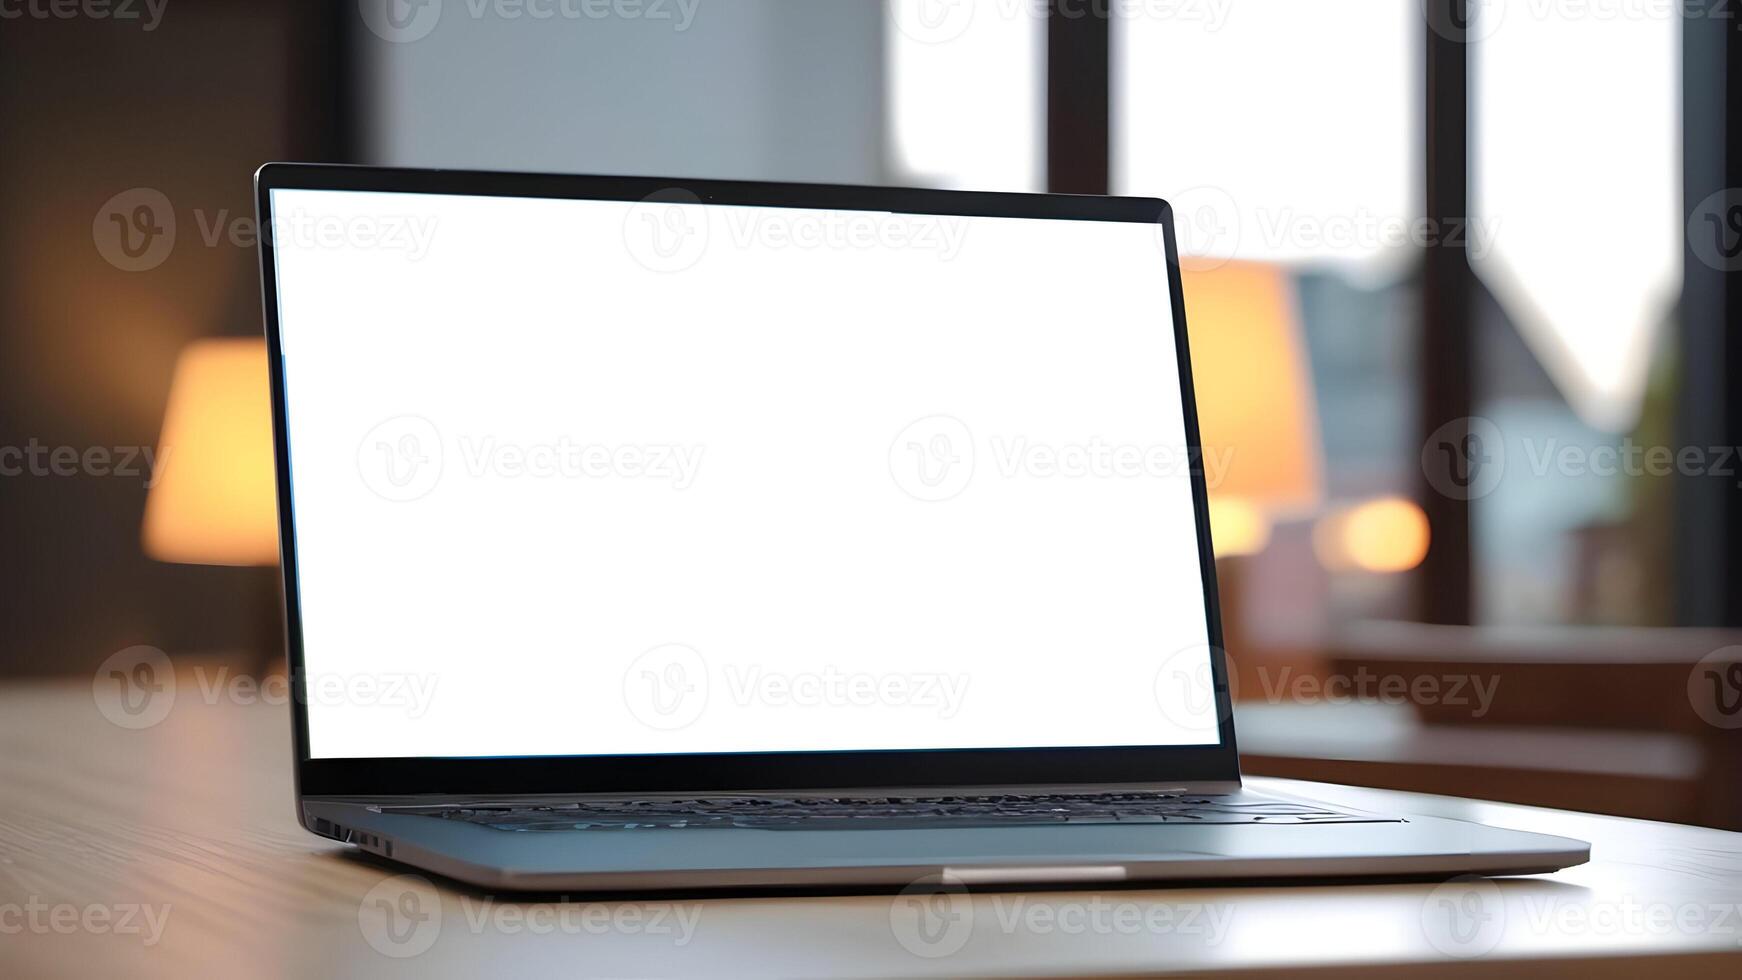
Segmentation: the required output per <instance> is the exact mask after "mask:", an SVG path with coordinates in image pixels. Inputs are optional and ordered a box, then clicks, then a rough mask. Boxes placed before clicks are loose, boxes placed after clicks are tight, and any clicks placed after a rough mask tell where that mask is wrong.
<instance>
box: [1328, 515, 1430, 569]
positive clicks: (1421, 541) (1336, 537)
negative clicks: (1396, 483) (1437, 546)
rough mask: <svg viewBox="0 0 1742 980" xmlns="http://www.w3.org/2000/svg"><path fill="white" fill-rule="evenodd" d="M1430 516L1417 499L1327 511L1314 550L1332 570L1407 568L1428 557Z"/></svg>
mask: <svg viewBox="0 0 1742 980" xmlns="http://www.w3.org/2000/svg"><path fill="white" fill-rule="evenodd" d="M1428 538H1429V532H1428V522H1427V515H1426V514H1424V513H1422V509H1421V508H1420V507H1418V506H1416V504H1415V503H1414V502H1413V501H1409V500H1404V499H1403V498H1401V497H1383V498H1380V499H1378V500H1369V501H1367V502H1366V503H1362V504H1357V505H1355V506H1353V507H1346V508H1343V509H1341V510H1338V511H1336V512H1335V513H1332V514H1329V515H1327V516H1326V517H1325V518H1324V519H1323V520H1321V521H1319V523H1318V524H1317V525H1316V526H1315V527H1314V528H1313V550H1314V551H1316V552H1318V556H1319V561H1320V562H1322V563H1323V564H1324V566H1325V567H1326V568H1329V569H1331V570H1332V571H1350V570H1359V571H1363V572H1406V571H1409V570H1410V569H1412V568H1414V567H1415V566H1417V565H1419V564H1421V562H1422V559H1424V558H1426V557H1427V547H1428Z"/></svg>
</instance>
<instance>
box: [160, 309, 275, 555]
mask: <svg viewBox="0 0 1742 980" xmlns="http://www.w3.org/2000/svg"><path fill="white" fill-rule="evenodd" d="M157 459H158V471H157V479H156V481H155V482H154V483H153V485H152V487H151V492H150V494H149V496H147V497H146V500H145V527H144V535H143V536H144V544H145V553H146V554H148V555H150V556H151V557H153V558H156V559H158V560H160V561H170V562H181V563H184V564H194V565H274V564H277V562H278V518H277V513H278V511H277V506H278V504H277V500H276V497H275V496H274V491H273V468H272V415H271V407H270V402H269V400H268V397H267V376H266V345H265V343H264V342H263V341H258V340H228V339H226V340H200V341H196V342H194V343H193V344H191V345H189V346H188V347H187V348H186V349H185V350H183V351H182V353H181V357H180V358H179V359H178V360H177V361H176V366H175V376H174V380H173V381H172V383H171V384H170V391H169V407H168V409H167V410H166V411H165V412H164V417H163V435H162V437H161V438H160V439H159V442H158V448H157Z"/></svg>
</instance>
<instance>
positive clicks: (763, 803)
mask: <svg viewBox="0 0 1742 980" xmlns="http://www.w3.org/2000/svg"><path fill="white" fill-rule="evenodd" d="M394 812H396V813H417V814H423V815H427V816H434V817H440V818H443V819H446V820H463V821H465V822H467V823H475V824H481V825H483V826H486V827H492V828H495V829H497V830H513V831H540V830H562V831H571V830H677V829H685V828H698V827H699V828H706V827H747V828H755V829H758V830H841V829H848V830H874V829H913V828H919V827H928V826H934V827H1003V826H1015V825H1034V824H1065V823H1098V824H1108V823H1126V824H1129V823H1144V824H1158V823H1172V824H1260V823H1262V824H1307V823H1377V822H1395V818H1391V817H1380V816H1374V815H1371V814H1363V813H1357V812H1351V811H1341V810H1336V809H1332V808H1330V807H1326V806H1320V805H1316V804H1307V803H1297V802H1294V801H1290V800H1278V799H1267V798H1263V797H1258V796H1255V795H1254V794H1250V793H1244V794H1241V795H1239V796H1216V795H1197V794H1173V793H1093V794H1048V795H1036V796H905V797H834V798H831V797H761V796H714V797H698V798H695V799H683V800H594V801H587V802H583V803H561V804H552V805H549V806H502V807H485V806H474V807H407V808H394Z"/></svg>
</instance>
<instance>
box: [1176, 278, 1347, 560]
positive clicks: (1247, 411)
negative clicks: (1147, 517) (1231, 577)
mask: <svg viewBox="0 0 1742 980" xmlns="http://www.w3.org/2000/svg"><path fill="white" fill-rule="evenodd" d="M1181 275H1182V278H1183V286H1184V290H1185V305H1186V326H1187V328H1188V330H1189V332H1190V341H1191V357H1192V381H1193V386H1194V387H1195V388H1196V390H1197V403H1198V428H1199V434H1200V436H1201V437H1202V439H1203V444H1204V479H1205V482H1206V483H1207V484H1208V486H1209V490H1210V513H1211V523H1212V528H1211V532H1210V536H1211V539H1212V540H1213V541H1214V542H1215V545H1216V553H1217V554H1218V555H1235V554H1250V553H1252V552H1255V551H1259V550H1262V549H1263V547H1264V545H1265V543H1266V542H1267V541H1268V540H1269V538H1270V533H1269V529H1270V524H1271V523H1272V522H1273V521H1274V520H1276V519H1277V518H1279V517H1288V516H1295V515H1299V514H1303V513H1306V512H1308V511H1310V510H1312V509H1313V508H1315V507H1316V506H1318V503H1319V498H1320V495H1321V480H1322V477H1321V473H1320V468H1321V463H1320V450H1319V426H1318V415H1317V411H1316V409H1315V407H1314V404H1313V393H1312V379H1311V375H1310V373H1309V370H1308V365H1307V360H1306V352H1305V347H1304V343H1303V340H1302V338H1301V335H1300V327H1299V322H1298V317H1297V316H1296V313H1295V298H1294V290H1293V288H1292V286H1291V284H1290V281H1289V276H1288V273H1287V272H1286V271H1285V270H1284V269H1282V268H1281V267H1280V266H1274V265H1268V264H1263V263H1256V262H1228V263H1225V264H1201V263H1200V264H1194V263H1192V262H1189V261H1188V262H1187V263H1186V264H1185V266H1184V267H1183V268H1182V270H1181ZM1224 531H1226V532H1227V533H1226V534H1224Z"/></svg>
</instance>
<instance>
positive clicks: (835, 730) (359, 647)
mask: <svg viewBox="0 0 1742 980" xmlns="http://www.w3.org/2000/svg"><path fill="white" fill-rule="evenodd" d="M256 185H257V193H258V206H259V214H260V218H261V220H262V227H263V228H265V229H267V230H268V233H267V234H264V235H262V236H261V247H260V255H261V271H262V280H263V290H264V297H265V322H266V335H267V341H268V349H269V355H270V363H271V378H272V404H273V424H274V428H275V433H274V435H275V443H276V452H277V484H278V495H279V496H278V501H279V518H280V523H281V539H280V543H281V547H282V556H283V562H282V565H283V582H284V601H285V610H286V622H287V624H288V636H287V645H288V655H289V668H290V672H291V677H292V681H293V687H294V691H295V697H294V698H293V699H292V700H293V704H294V725H295V753H296V780H297V794H296V797H297V803H296V805H297V817H298V819H299V820H300V822H301V824H302V826H304V827H305V828H307V829H308V830H309V831H311V832H313V833H315V834H318V835H320V836H322V837H326V838H330V839H333V840H337V841H342V842H344V843H347V844H349V845H352V846H354V847H357V848H360V849H362V850H363V851H366V852H369V853H371V854H374V855H378V856H380V857H381V858H385V859H388V860H390V861H392V862H397V863H399V864H403V865H407V866H410V867H413V868H418V869H423V870H425V871H428V872H432V873H435V874H439V875H444V876H447V877H449V878H452V879H458V880H460V881H463V882H467V883H471V884H473V885H476V886H480V887H483V888H489V889H533V890H541V891H569V892H573V891H584V892H600V893H612V892H634V891H640V890H659V891H664V892H670V891H672V890H682V891H690V890H705V889H722V888H723V889H734V890H740V889H756V888H794V887H798V888H822V889H840V888H846V889H853V888H868V889H881V888H889V887H903V886H908V885H911V884H912V883H914V882H918V881H926V880H938V881H956V882H963V883H968V884H974V885H1028V884H1046V885H1055V886H1056V885H1060V884H1070V883H1074V882H1096V883H1105V882H1114V881H1134V882H1137V881H1155V882H1167V881H1180V880H1188V879H1192V880H1203V879H1243V878H1244V879H1256V878H1262V879H1271V880H1275V879H1307V878H1311V879H1324V878H1336V877H1355V876H1359V877H1374V876H1396V877H1410V876H1451V875H1457V874H1463V873H1476V874H1528V873H1536V872H1546V871H1550V870H1553V869H1557V868H1562V867H1566V866H1568V865H1573V864H1578V863H1580V862H1583V861H1585V860H1586V859H1587V857H1588V855H1589V848H1588V846H1587V845H1586V844H1585V843H1583V842H1580V841H1576V840H1570V839H1566V838H1561V837H1553V836H1547V835H1543V834H1538V833H1524V832H1518V831H1513V830H1506V829H1499V828H1494V827H1488V826H1483V825H1480V824H1476V823H1468V822H1460V821H1453V820H1445V819H1433V818H1425V817H1413V816H1412V817H1410V818H1408V819H1401V818H1399V817H1397V816H1393V815H1387V814H1382V813H1366V812H1360V811H1357V810H1351V809H1349V808H1347V807H1343V806H1335V805H1331V804H1327V803H1322V802H1316V801H1313V800H1309V799H1297V798H1292V797H1283V796H1278V795H1274V794H1270V793H1261V792H1257V791H1254V790H1252V789H1249V788H1247V787H1245V786H1243V785H1242V782H1241V778H1240V768H1239V763H1238V757H1237V755H1236V750H1235V726H1234V716H1233V713H1232V710H1231V709H1232V705H1231V704H1230V696H1229V689H1228V677H1227V672H1228V667H1227V664H1226V662H1225V658H1224V656H1223V654H1222V652H1221V625H1220V622H1219V619H1218V610H1217V599H1216V569H1215V564H1214V561H1213V559H1212V550H1211V543H1210V534H1209V523H1208V519H1207V511H1206V504H1207V498H1206V490H1205V478H1204V472H1203V467H1202V466H1201V465H1199V459H1200V455H1201V454H1200V451H1199V444H1198V431H1197V420H1196V417H1195V411H1194V403H1193V394H1192V373H1191V362H1190V358H1189V356H1188V352H1187V344H1186V339H1187V331H1186V323H1185V316H1184V306H1183V304H1182V301H1181V293H1180V275H1179V262H1178V257H1177V247H1176V242H1175V238H1174V228H1173V223H1172V220H1171V217H1170V212H1169V209H1168V206H1167V205H1166V204H1165V203H1164V202H1162V201H1159V200H1151V199H1134V198H1114V197H1077V196H1060V195H1039V194H1005V193H960V192H954V191H936V190H915V189H890V188H868V187H844V186H823V185H804V184H775V183H749V182H722V181H708V180H666V179H650V178H630V177H582V176H554V175H533V174H508V173H475V172H458V171H437V170H395V169H374V168H357V167H338V166H316V165H293V164H278V163H274V164H268V165H266V166H265V167H263V168H261V170H260V171H259V172H258V174H257V175H256ZM1231 465H1235V466H1238V465H1239V461H1238V460H1237V459H1236V460H1234V461H1232V463H1231Z"/></svg>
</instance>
